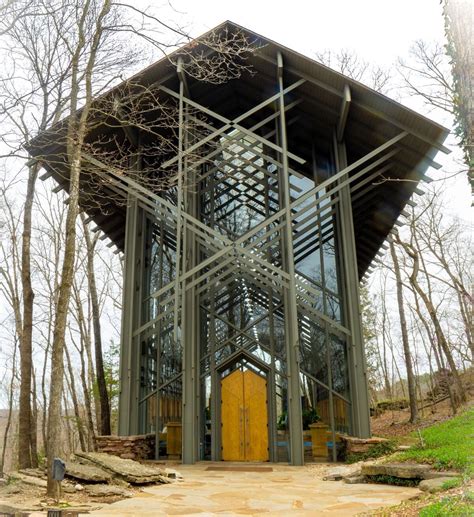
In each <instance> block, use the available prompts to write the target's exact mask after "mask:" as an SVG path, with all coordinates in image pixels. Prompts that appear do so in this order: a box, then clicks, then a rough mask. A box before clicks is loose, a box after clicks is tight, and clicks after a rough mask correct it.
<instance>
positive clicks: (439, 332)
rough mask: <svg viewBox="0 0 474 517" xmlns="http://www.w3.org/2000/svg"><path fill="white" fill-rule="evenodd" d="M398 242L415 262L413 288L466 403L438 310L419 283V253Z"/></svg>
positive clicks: (411, 278) (411, 276)
mask: <svg viewBox="0 0 474 517" xmlns="http://www.w3.org/2000/svg"><path fill="white" fill-rule="evenodd" d="M398 242H399V243H400V244H401V245H402V246H403V248H404V250H405V251H406V253H407V254H408V255H409V257H410V258H411V259H412V260H413V271H412V273H411V275H410V283H411V285H412V286H413V288H414V289H415V291H416V292H417V293H418V294H419V296H420V298H421V299H422V300H423V303H424V305H425V307H426V310H427V311H428V314H429V316H430V319H431V321H432V323H433V327H434V331H435V335H436V339H437V341H438V345H439V346H440V347H441V348H442V350H443V352H444V355H445V357H446V360H447V361H448V364H449V368H450V369H451V372H452V374H453V378H454V383H455V385H456V389H457V391H458V395H459V398H460V400H461V401H464V400H466V393H465V391H464V387H463V385H462V382H461V378H460V377H459V373H458V370H457V367H456V363H455V362H454V358H453V354H452V353H451V350H450V349H449V346H448V342H447V340H446V337H445V335H444V332H443V329H442V327H441V324H440V321H439V318H438V315H437V313H436V308H435V306H434V305H433V303H432V301H431V299H430V297H429V296H428V295H427V294H426V293H425V291H424V290H423V289H422V287H421V286H420V284H419V283H418V271H419V269H420V258H419V255H418V252H417V251H416V250H415V249H414V248H413V246H411V245H410V244H407V243H405V242H401V241H400V240H398Z"/></svg>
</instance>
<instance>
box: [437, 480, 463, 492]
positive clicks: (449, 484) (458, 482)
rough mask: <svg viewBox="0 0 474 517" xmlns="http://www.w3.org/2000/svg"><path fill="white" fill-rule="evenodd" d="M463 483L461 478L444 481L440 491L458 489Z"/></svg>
mask: <svg viewBox="0 0 474 517" xmlns="http://www.w3.org/2000/svg"><path fill="white" fill-rule="evenodd" d="M463 483H464V481H463V479H462V478H461V477H459V478H452V479H450V480H449V481H445V482H444V483H443V484H442V485H441V489H442V490H450V489H451V488H458V487H460V486H461V485H462V484H463Z"/></svg>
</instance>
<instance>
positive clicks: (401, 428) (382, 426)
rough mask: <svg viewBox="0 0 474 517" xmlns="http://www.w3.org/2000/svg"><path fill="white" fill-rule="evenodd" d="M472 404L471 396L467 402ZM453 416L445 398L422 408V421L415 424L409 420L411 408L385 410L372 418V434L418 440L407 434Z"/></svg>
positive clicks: (406, 441)
mask: <svg viewBox="0 0 474 517" xmlns="http://www.w3.org/2000/svg"><path fill="white" fill-rule="evenodd" d="M471 405H474V399H473V398H472V397H470V401H469V402H468V403H467V404H466V407H469V406H471ZM462 410H463V408H459V409H458V412H461V411H462ZM452 416H453V414H452V410H451V407H450V405H449V400H443V401H442V402H440V403H438V404H436V405H435V406H432V407H427V408H425V409H423V410H421V411H420V421H419V422H417V423H415V424H411V423H410V422H409V419H410V410H409V409H402V410H400V411H384V412H383V413H382V414H381V415H379V416H376V417H372V418H371V428H372V434H373V435H374V436H381V437H383V438H394V439H397V440H398V439H402V440H401V441H403V442H404V443H410V442H413V441H416V438H411V437H410V436H407V435H409V434H410V433H412V432H413V431H416V430H417V429H423V428H425V427H429V426H431V425H433V424H437V423H439V422H443V421H444V420H448V419H449V418H451V417H452Z"/></svg>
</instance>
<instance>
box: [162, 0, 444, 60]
mask: <svg viewBox="0 0 474 517" xmlns="http://www.w3.org/2000/svg"><path fill="white" fill-rule="evenodd" d="M171 4H172V5H173V6H174V8H175V9H176V10H178V11H180V12H182V13H185V15H184V16H183V19H187V20H188V21H189V22H190V23H191V24H192V28H193V29H194V30H193V35H199V34H200V33H201V32H204V31H205V30H208V29H212V28H213V27H214V26H216V25H217V24H219V23H221V22H223V21H225V20H231V21H233V22H236V23H238V24H240V25H243V26H244V27H246V28H248V29H251V30H253V31H255V32H257V33H260V34H261V35H262V36H266V37H268V38H271V39H274V40H275V41H277V42H278V43H281V44H282V45H285V46H287V47H289V48H291V49H293V50H296V51H298V52H301V53H303V54H306V55H309V56H311V55H313V54H314V52H315V51H316V50H318V49H322V48H327V47H332V48H340V47H347V48H353V49H354V50H355V51H357V53H359V54H360V55H361V56H363V57H365V58H366V59H367V60H370V61H373V62H376V63H378V64H390V63H391V62H392V61H393V60H394V59H395V58H396V57H397V56H399V55H401V54H404V53H405V52H406V51H407V49H408V47H409V45H410V42H411V41H413V40H416V39H436V38H438V39H439V38H442V37H443V19H442V16H441V14H442V13H441V6H440V2H439V0H398V1H396V2H393V1H387V0H385V1H384V0H332V1H331V0H329V1H321V0H313V1H308V0H290V1H288V0H271V1H269V0H260V1H259V0H237V1H229V0H227V1H218V0H199V1H196V0H194V1H193V0H171Z"/></svg>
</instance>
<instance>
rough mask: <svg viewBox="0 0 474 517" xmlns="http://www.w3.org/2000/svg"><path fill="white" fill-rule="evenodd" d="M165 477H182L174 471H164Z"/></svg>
mask: <svg viewBox="0 0 474 517" xmlns="http://www.w3.org/2000/svg"><path fill="white" fill-rule="evenodd" d="M165 475H166V476H167V477H168V478H170V479H183V476H182V475H181V473H180V472H178V471H177V470H175V469H168V468H166V469H165Z"/></svg>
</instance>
